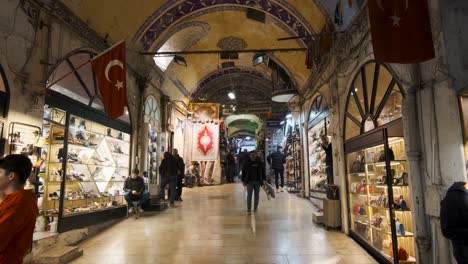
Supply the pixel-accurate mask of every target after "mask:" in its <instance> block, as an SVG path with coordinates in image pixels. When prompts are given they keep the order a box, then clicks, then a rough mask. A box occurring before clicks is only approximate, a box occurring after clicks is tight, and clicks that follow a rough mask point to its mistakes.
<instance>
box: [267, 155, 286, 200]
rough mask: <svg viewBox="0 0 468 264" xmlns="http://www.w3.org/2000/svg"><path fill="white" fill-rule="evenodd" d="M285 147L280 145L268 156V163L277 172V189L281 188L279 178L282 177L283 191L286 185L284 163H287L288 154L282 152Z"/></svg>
mask: <svg viewBox="0 0 468 264" xmlns="http://www.w3.org/2000/svg"><path fill="white" fill-rule="evenodd" d="M282 149H283V148H282V147H281V146H278V147H277V148H276V152H274V153H271V154H270V155H268V157H267V161H268V164H270V167H271V168H272V169H273V171H274V172H275V183H276V191H277V192H278V190H279V178H280V177H281V191H283V187H284V164H285V163H286V156H285V155H284V154H283V152H281V150H282Z"/></svg>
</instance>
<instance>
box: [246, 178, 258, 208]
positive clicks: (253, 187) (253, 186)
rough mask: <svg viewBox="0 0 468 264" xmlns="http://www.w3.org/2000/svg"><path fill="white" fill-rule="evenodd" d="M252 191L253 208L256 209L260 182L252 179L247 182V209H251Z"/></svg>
mask: <svg viewBox="0 0 468 264" xmlns="http://www.w3.org/2000/svg"><path fill="white" fill-rule="evenodd" d="M252 193H255V194H254V210H257V207H258V200H259V199H260V182H258V181H254V182H249V183H247V210H249V211H250V210H251V209H252Z"/></svg>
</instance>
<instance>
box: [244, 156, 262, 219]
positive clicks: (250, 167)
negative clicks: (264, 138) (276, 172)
mask: <svg viewBox="0 0 468 264" xmlns="http://www.w3.org/2000/svg"><path fill="white" fill-rule="evenodd" d="M264 181H265V166H264V164H263V162H262V160H261V159H260V157H258V156H257V155H256V154H255V152H252V153H250V157H249V159H248V160H247V161H246V162H245V164H244V168H243V169H242V183H243V184H244V186H247V212H248V213H250V212H251V211H252V194H254V210H253V211H254V212H257V209H258V203H259V200H260V187H261V186H263V182H264Z"/></svg>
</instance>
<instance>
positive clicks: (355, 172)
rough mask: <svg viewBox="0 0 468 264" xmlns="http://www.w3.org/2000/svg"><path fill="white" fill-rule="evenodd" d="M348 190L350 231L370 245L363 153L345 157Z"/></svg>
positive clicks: (354, 153) (359, 152)
mask: <svg viewBox="0 0 468 264" xmlns="http://www.w3.org/2000/svg"><path fill="white" fill-rule="evenodd" d="M346 159H347V166H348V168H347V173H348V184H349V186H348V188H349V191H350V193H349V196H350V199H349V201H350V206H351V230H353V231H354V232H355V233H356V234H358V235H359V236H361V237H362V238H363V239H365V240H366V241H368V242H369V243H370V241H371V232H370V221H369V215H368V213H369V206H368V205H369V199H368V191H367V187H366V184H365V183H366V181H367V176H366V166H365V156H364V151H358V152H353V153H350V154H348V155H347V157H346Z"/></svg>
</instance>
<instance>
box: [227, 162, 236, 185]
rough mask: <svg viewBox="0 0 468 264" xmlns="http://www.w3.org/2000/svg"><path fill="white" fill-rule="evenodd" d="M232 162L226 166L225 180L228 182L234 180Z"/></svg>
mask: <svg viewBox="0 0 468 264" xmlns="http://www.w3.org/2000/svg"><path fill="white" fill-rule="evenodd" d="M234 172H235V170H234V164H232V165H229V166H228V167H227V181H228V182H234Z"/></svg>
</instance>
